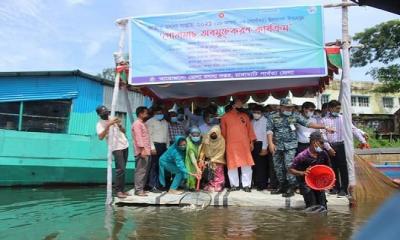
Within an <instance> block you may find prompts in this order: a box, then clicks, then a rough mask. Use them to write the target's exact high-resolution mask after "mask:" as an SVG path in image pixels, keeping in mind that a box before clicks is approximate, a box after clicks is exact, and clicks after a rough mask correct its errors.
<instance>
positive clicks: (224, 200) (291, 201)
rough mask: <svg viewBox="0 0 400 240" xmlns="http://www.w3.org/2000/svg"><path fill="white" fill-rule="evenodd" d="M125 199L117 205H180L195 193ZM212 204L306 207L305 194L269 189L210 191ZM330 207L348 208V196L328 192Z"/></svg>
mask: <svg viewBox="0 0 400 240" xmlns="http://www.w3.org/2000/svg"><path fill="white" fill-rule="evenodd" d="M130 193H131V194H132V196H129V197H127V198H124V199H120V198H115V199H114V204H116V205H145V206H146V205H148V206H149V205H150V206H178V205H179V204H180V202H181V200H182V198H183V197H184V196H185V194H192V195H193V194H194V193H193V192H187V193H184V194H182V195H174V194H169V193H167V192H163V193H161V194H155V193H149V194H148V196H147V197H138V196H135V195H133V191H132V190H131V191H130ZM209 196H210V206H216V207H218V206H220V207H228V206H229V207H230V206H236V207H271V208H287V207H292V208H303V207H305V205H304V201H303V196H301V195H299V194H296V195H295V196H293V197H291V198H284V197H282V196H281V195H271V194H270V192H269V191H261V192H260V191H255V190H253V191H252V192H251V193H247V192H244V191H236V192H228V191H227V190H224V191H223V192H219V193H209ZM327 199H328V208H329V209H341V210H343V209H348V206H349V200H348V199H347V198H338V197H337V196H336V195H329V194H327Z"/></svg>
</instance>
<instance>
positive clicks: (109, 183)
mask: <svg viewBox="0 0 400 240" xmlns="http://www.w3.org/2000/svg"><path fill="white" fill-rule="evenodd" d="M127 22H128V21H127V20H123V21H117V24H118V26H119V27H120V28H121V35H120V39H119V45H118V46H119V52H118V54H120V56H122V52H123V47H124V42H125V32H126V24H127ZM119 81H120V73H119V72H117V74H115V81H114V91H113V96H112V101H111V114H110V117H111V118H114V117H115V109H116V106H117V102H118V94H119ZM115 130H116V126H111V127H110V133H109V138H108V155H107V197H106V205H111V204H112V202H113V199H112V149H113V145H114V143H115V142H116V141H115V139H114V138H115V137H116V134H115Z"/></svg>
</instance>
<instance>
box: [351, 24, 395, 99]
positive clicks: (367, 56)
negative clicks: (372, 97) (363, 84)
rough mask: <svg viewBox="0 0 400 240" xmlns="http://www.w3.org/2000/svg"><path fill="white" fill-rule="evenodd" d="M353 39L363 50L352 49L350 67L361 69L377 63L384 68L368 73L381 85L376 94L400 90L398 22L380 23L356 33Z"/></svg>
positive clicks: (376, 68) (374, 69)
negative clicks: (397, 62) (383, 65)
mask: <svg viewBox="0 0 400 240" xmlns="http://www.w3.org/2000/svg"><path fill="white" fill-rule="evenodd" d="M353 39H354V40H355V41H357V42H358V43H359V44H362V45H364V47H363V48H355V49H352V66H354V67H363V66H366V65H367V64H370V63H374V62H378V63H383V64H385V65H386V66H385V67H375V68H372V69H371V71H369V72H368V74H370V75H371V76H372V77H374V78H375V79H378V80H379V81H380V82H381V83H382V84H383V85H382V86H381V87H378V88H376V89H375V91H376V92H385V93H393V92H398V91H399V90H400V64H395V63H393V62H396V61H397V60H399V58H400V20H392V21H388V22H385V23H381V24H379V25H376V26H374V27H372V28H368V29H366V30H365V31H364V32H360V33H357V34H356V35H355V36H354V37H353Z"/></svg>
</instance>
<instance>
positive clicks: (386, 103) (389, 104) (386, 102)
mask: <svg viewBox="0 0 400 240" xmlns="http://www.w3.org/2000/svg"><path fill="white" fill-rule="evenodd" d="M382 101H383V107H384V108H393V98H391V97H384V98H382Z"/></svg>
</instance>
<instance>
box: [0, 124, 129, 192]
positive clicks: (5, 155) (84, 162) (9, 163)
mask: <svg viewBox="0 0 400 240" xmlns="http://www.w3.org/2000/svg"><path fill="white" fill-rule="evenodd" d="M93 128H95V126H93ZM93 132H95V131H94V130H93ZM129 150H130V153H129V159H128V165H127V168H128V170H127V172H129V175H130V176H128V177H127V180H128V182H132V181H133V178H132V173H133V169H134V157H133V151H132V149H131V147H130V149H129ZM0 163H1V165H0V171H1V172H2V174H0V185H12V184H41V183H50V182H59V183H104V182H105V181H106V167H107V165H106V164H107V146H106V143H105V141H100V140H98V138H97V136H96V135H94V134H93V135H91V136H79V135H70V134H54V133H35V132H22V131H21V132H19V131H10V130H1V129H0Z"/></svg>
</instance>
